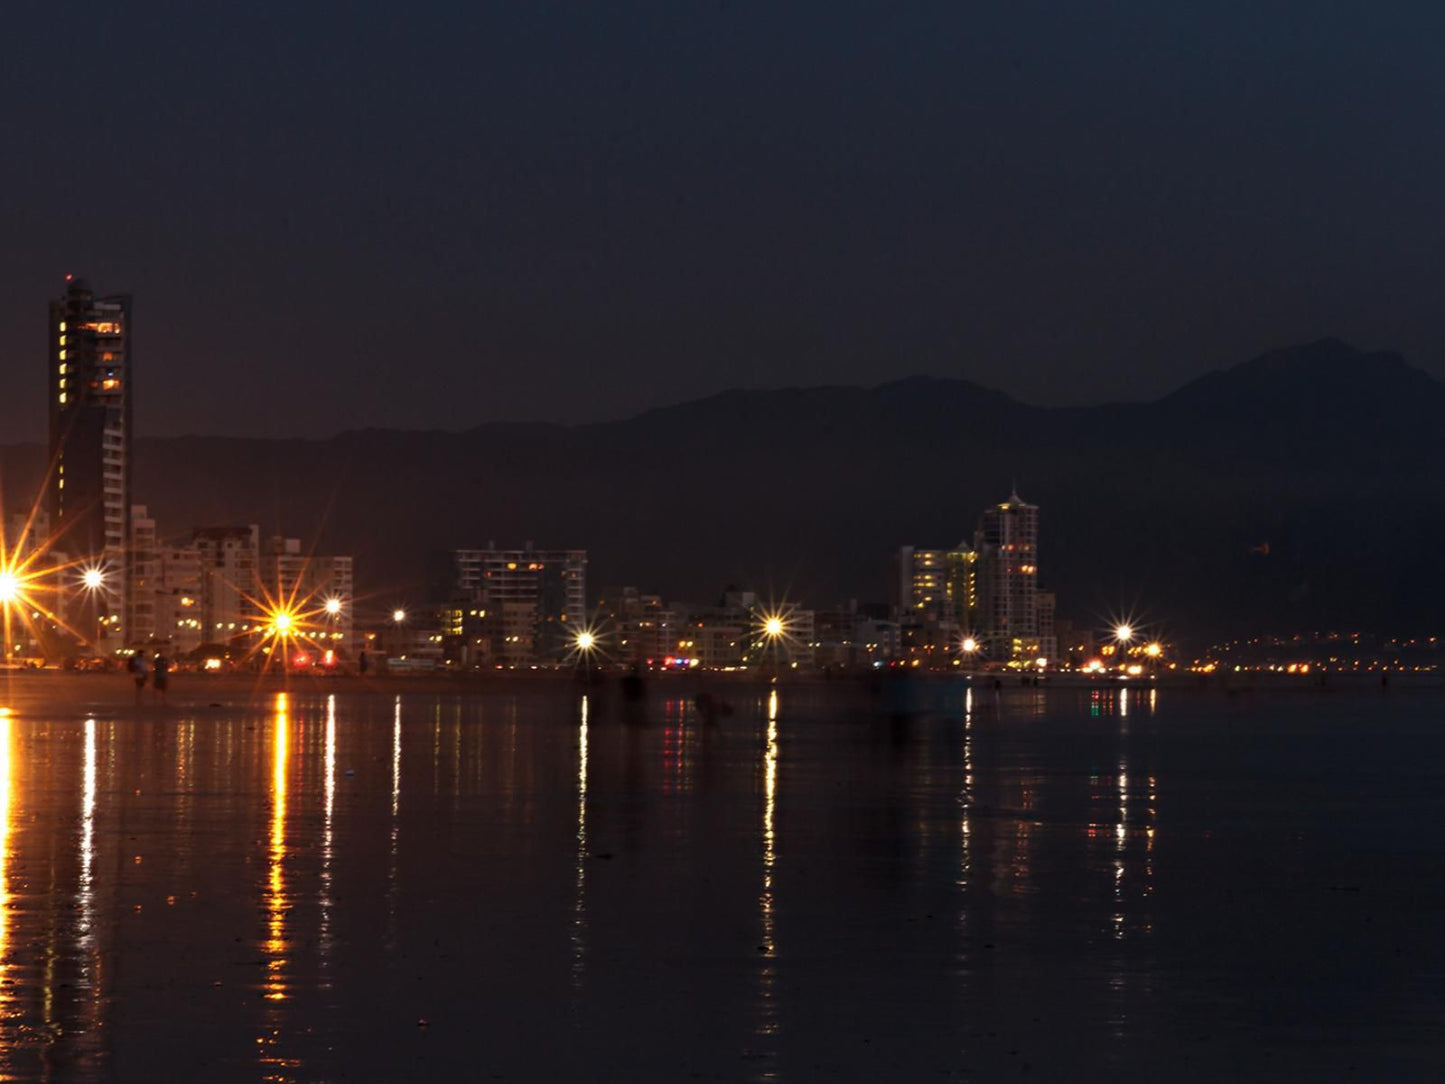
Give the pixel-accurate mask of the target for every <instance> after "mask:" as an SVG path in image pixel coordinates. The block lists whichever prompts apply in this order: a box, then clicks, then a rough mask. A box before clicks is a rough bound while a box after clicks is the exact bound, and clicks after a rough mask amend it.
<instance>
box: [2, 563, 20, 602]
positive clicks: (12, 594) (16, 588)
mask: <svg viewBox="0 0 1445 1084" xmlns="http://www.w3.org/2000/svg"><path fill="white" fill-rule="evenodd" d="M20 594H21V591H20V577H19V576H17V575H15V573H14V572H11V571H9V570H8V569H7V570H6V571H4V572H0V602H3V603H4V604H5V605H7V606H8V605H10V604H11V603H12V602H15V601H16V600H18V599H19V598H20Z"/></svg>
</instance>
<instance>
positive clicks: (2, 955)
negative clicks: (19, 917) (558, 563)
mask: <svg viewBox="0 0 1445 1084" xmlns="http://www.w3.org/2000/svg"><path fill="white" fill-rule="evenodd" d="M10 727H11V719H10V709H9V708H0V1019H4V1020H9V1019H10V1018H11V1016H12V1015H13V1009H12V1008H11V1002H12V1001H13V1000H14V993H13V991H14V989H15V987H14V984H13V983H12V982H11V980H10V819H11V814H12V810H11V803H12V801H13V798H14V795H13V764H12V760H11V755H10Z"/></svg>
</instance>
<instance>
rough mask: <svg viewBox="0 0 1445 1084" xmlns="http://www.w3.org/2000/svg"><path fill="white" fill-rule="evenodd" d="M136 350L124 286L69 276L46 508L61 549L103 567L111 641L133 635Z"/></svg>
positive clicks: (52, 375)
mask: <svg viewBox="0 0 1445 1084" xmlns="http://www.w3.org/2000/svg"><path fill="white" fill-rule="evenodd" d="M134 367H135V357H134V351H133V349H132V343H131V300H130V297H129V296H128V295H125V294H115V295H111V296H105V297H102V296H97V295H96V294H95V292H94V291H93V290H91V288H90V286H89V285H88V284H87V283H86V282H85V281H84V280H83V279H76V278H70V279H68V283H67V286H66V291H65V295H64V296H63V297H60V298H58V299H56V300H54V301H52V302H51V303H50V355H49V380H48V383H47V393H46V394H47V398H48V401H49V404H50V461H51V464H52V469H51V473H50V477H49V479H48V482H47V486H46V493H45V507H46V511H47V513H48V514H49V517H50V525H51V530H52V532H53V533H54V536H55V537H56V538H57V541H56V548H57V549H60V550H63V551H64V552H66V553H67V554H69V555H70V556H71V557H72V559H75V560H79V561H81V562H83V563H85V564H87V565H93V566H96V567H103V568H104V569H105V573H106V577H107V581H108V584H109V587H110V590H109V591H108V592H107V595H106V600H109V601H106V600H102V601H101V602H100V603H99V604H100V605H102V606H105V607H108V612H106V613H102V614H101V615H100V616H102V617H105V618H106V619H107V620H106V621H105V622H104V623H103V627H104V629H105V640H106V641H107V643H108V644H109V645H110V646H119V645H120V644H121V643H123V642H124V641H125V640H126V639H127V638H128V637H129V635H130V630H129V613H128V611H129V606H130V603H131V588H132V584H131V579H132V562H131V559H130V547H129V543H130V478H131V446H132V441H133V438H134V427H133V424H132V417H133V404H134V388H133V386H132V377H133V375H134Z"/></svg>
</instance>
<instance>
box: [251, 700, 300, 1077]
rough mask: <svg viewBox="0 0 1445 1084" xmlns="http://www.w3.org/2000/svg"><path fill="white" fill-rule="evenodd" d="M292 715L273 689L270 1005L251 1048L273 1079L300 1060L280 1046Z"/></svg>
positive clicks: (266, 956)
mask: <svg viewBox="0 0 1445 1084" xmlns="http://www.w3.org/2000/svg"><path fill="white" fill-rule="evenodd" d="M290 758H291V714H290V702H289V699H288V696H287V694H286V693H277V694H276V713H275V718H274V719H273V720H272V723H271V787H270V790H271V831H270V837H269V840H268V846H267V852H266V858H267V876H266V892H265V900H264V909H265V913H266V939H265V941H264V942H263V943H262V946H261V951H262V958H263V960H264V963H265V968H266V974H265V978H264V979H263V982H262V996H263V997H264V998H265V999H266V1001H267V1002H268V1003H270V1004H269V1007H268V1009H267V1011H266V1014H265V1018H264V1024H263V1029H262V1033H261V1034H260V1035H259V1036H257V1038H256V1053H257V1056H258V1059H259V1061H260V1064H261V1068H262V1071H263V1072H262V1077H261V1079H262V1080H264V1081H268V1082H274V1084H282V1082H289V1081H291V1080H293V1079H295V1078H294V1076H293V1075H292V1071H293V1070H295V1069H297V1068H299V1066H300V1061H299V1060H298V1059H296V1058H291V1057H288V1056H286V1054H285V1053H284V1051H283V1049H282V1045H283V1043H282V1039H283V1034H282V1032H283V1028H284V1025H285V1023H286V1014H285V1007H284V1006H283V1005H280V1004H276V1003H278V1002H284V1001H285V1000H286V999H287V997H288V996H289V995H290V983H289V975H288V974H287V966H288V964H289V962H290V961H289V960H288V956H289V954H290V951H291V942H290V940H289V938H288V931H287V928H286V924H287V915H288V914H289V912H290V908H291V903H290V900H289V899H288V897H287V894H286V805H287V796H288V793H289V790H290Z"/></svg>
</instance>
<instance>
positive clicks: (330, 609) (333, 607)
mask: <svg viewBox="0 0 1445 1084" xmlns="http://www.w3.org/2000/svg"><path fill="white" fill-rule="evenodd" d="M326 612H327V613H328V614H330V615H331V616H332V617H335V616H337V615H338V614H339V613H341V600H340V599H339V598H329V599H327V600H326Z"/></svg>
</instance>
